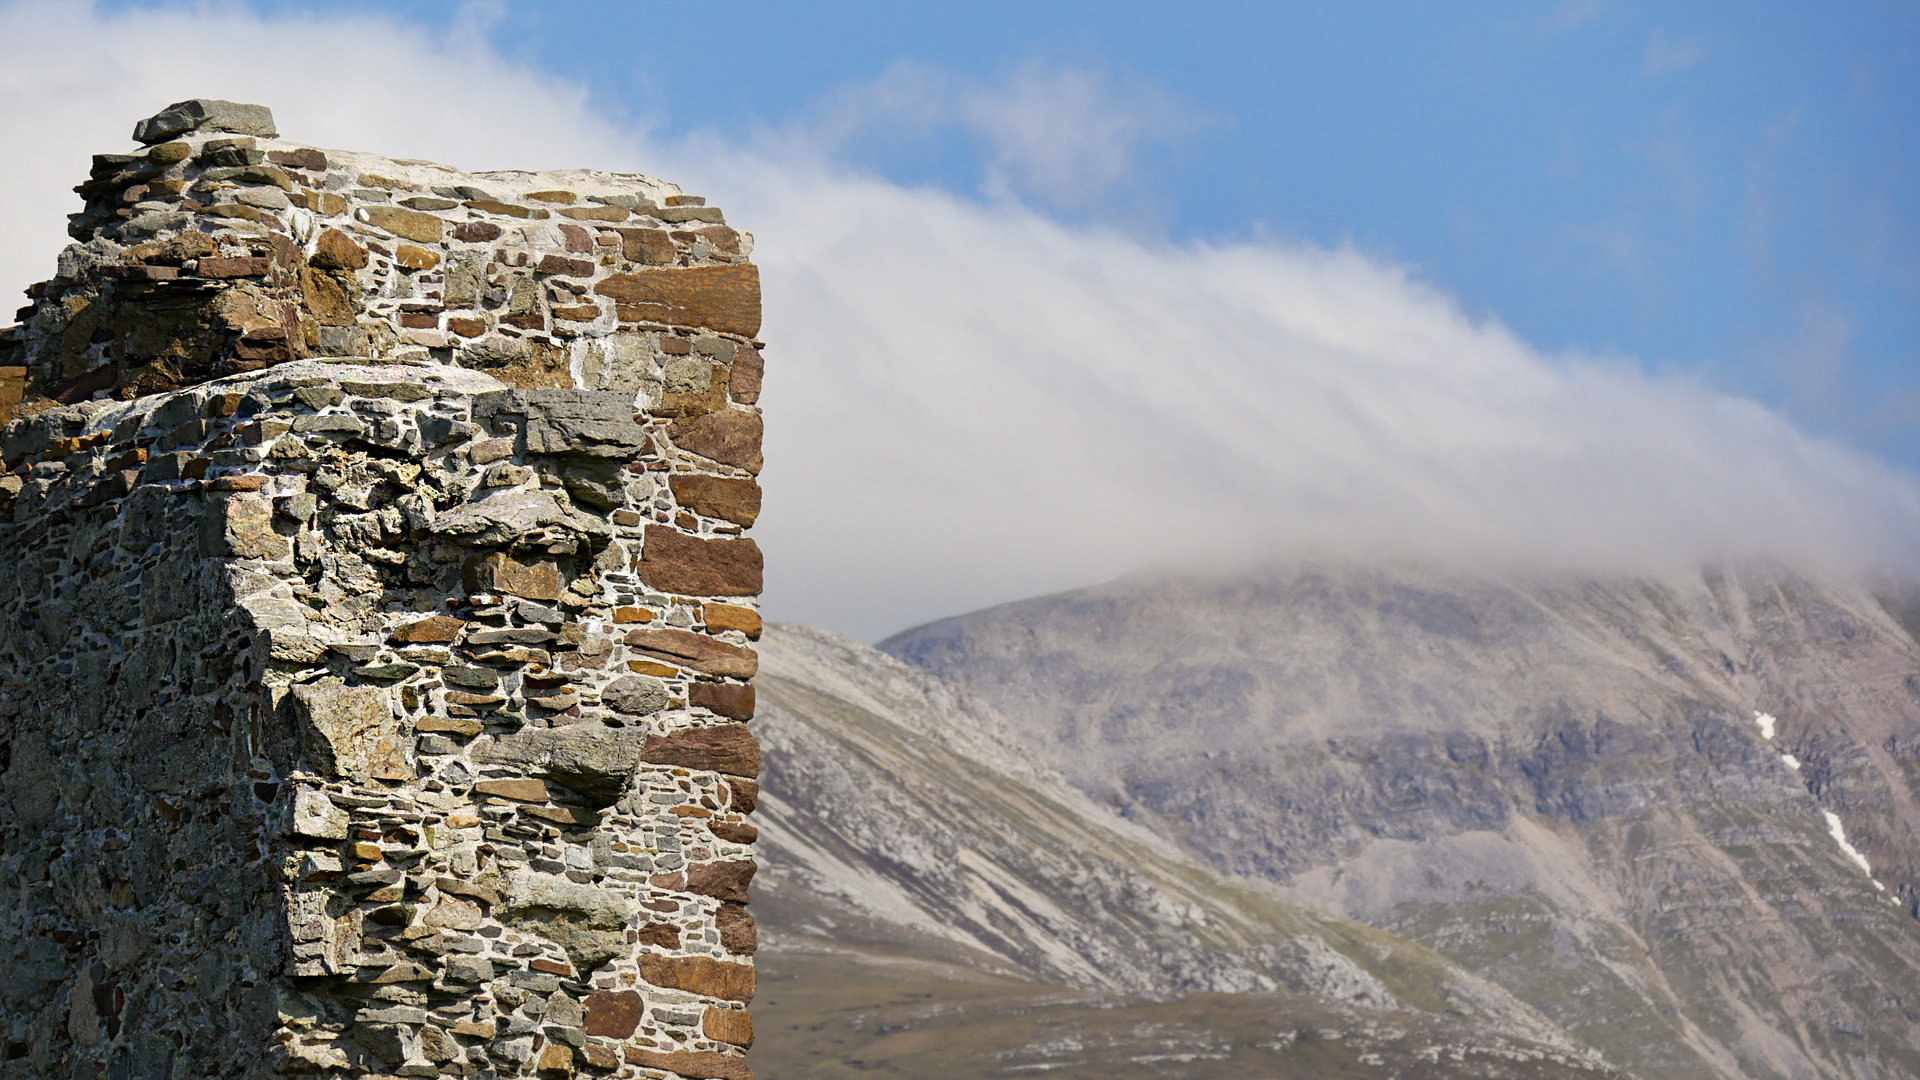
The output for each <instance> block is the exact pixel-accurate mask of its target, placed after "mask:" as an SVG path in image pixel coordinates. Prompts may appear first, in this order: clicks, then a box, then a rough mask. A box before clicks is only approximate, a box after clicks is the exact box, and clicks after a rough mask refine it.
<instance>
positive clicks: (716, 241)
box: [694, 225, 740, 255]
mask: <svg viewBox="0 0 1920 1080" xmlns="http://www.w3.org/2000/svg"><path fill="white" fill-rule="evenodd" d="M694 231H695V232H697V233H699V234H700V235H701V236H704V237H706V240H707V243H709V244H712V245H713V249H714V250H715V251H723V252H725V253H727V254H728V255H738V254H740V233H739V232H738V231H736V230H734V229H730V228H728V227H727V226H725V225H710V226H708V227H707V228H704V229H695V230H694Z"/></svg>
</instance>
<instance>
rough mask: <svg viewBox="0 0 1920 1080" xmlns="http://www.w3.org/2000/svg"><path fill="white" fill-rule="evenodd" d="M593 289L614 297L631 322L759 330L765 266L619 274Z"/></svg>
mask: <svg viewBox="0 0 1920 1080" xmlns="http://www.w3.org/2000/svg"><path fill="white" fill-rule="evenodd" d="M594 291H595V292H597V293H599V294H600V295H602V296H610V297H612V298H613V299H614V301H615V302H616V303H618V304H619V305H620V318H621V319H622V320H623V321H627V322H655V323H666V324H667V325H669V326H705V327H709V328H711V329H714V330H718V331H720V332H721V333H727V334H739V335H741V336H742V337H752V336H754V335H755V334H757V333H759V332H760V268H759V267H757V266H754V265H753V264H752V263H742V264H739V265H735V266H696V267H693V268H691V269H686V270H644V271H640V272H638V273H632V274H614V275H613V276H611V277H609V278H607V279H606V280H604V281H602V282H600V283H599V284H598V285H596V286H594Z"/></svg>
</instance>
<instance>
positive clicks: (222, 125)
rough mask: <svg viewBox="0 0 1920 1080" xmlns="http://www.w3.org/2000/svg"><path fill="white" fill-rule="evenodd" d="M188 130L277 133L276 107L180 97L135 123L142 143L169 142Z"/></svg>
mask: <svg viewBox="0 0 1920 1080" xmlns="http://www.w3.org/2000/svg"><path fill="white" fill-rule="evenodd" d="M189 131H231V132H233V133H235V134H237V135H257V136H259V137H260V138H263V139H271V138H275V137H277V136H278V135H279V134H280V132H279V131H278V130H277V129H275V127H274V125H273V110H271V109H269V108H267V107H266V106H265V105H243V104H240V103H239V102H234V101H220V100H217V99H213V98H193V99H191V100H188V101H177V102H175V103H173V104H172V105H169V106H167V107H166V108H164V109H161V110H160V111H159V112H157V113H154V114H153V115H152V116H149V117H147V118H146V119H145V120H142V121H140V122H139V123H138V124H135V125H134V126H133V138H134V141H136V142H141V143H148V144H151V143H158V142H166V141H167V140H168V139H172V138H175V137H176V136H180V135H185V134H186V133H187V132H189Z"/></svg>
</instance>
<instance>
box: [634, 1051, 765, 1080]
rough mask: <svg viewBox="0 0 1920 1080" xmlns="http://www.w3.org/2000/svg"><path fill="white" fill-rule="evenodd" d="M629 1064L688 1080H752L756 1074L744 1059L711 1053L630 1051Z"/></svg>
mask: <svg viewBox="0 0 1920 1080" xmlns="http://www.w3.org/2000/svg"><path fill="white" fill-rule="evenodd" d="M627 1064H629V1065H639V1066H642V1067H644V1068H649V1069H666V1070H667V1071H669V1072H675V1073H679V1074H680V1075H681V1076H684V1077H687V1078H688V1080H753V1070H752V1069H751V1068H749V1067H748V1066H747V1063H746V1060H745V1059H744V1058H737V1057H732V1056H730V1055H727V1054H716V1053H714V1052H713V1051H711V1050H675V1051H673V1052H671V1053H668V1052H666V1051H663V1050H640V1049H630V1050H628V1051H627Z"/></svg>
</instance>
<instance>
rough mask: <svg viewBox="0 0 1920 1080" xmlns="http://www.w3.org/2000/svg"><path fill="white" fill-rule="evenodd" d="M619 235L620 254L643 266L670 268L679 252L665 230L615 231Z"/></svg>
mask: <svg viewBox="0 0 1920 1080" xmlns="http://www.w3.org/2000/svg"><path fill="white" fill-rule="evenodd" d="M614 231H615V232H617V233H619V234H620V254H622V255H624V256H625V257H626V258H627V259H628V260H629V261H631V262H637V263H640V264H642V265H644V266H671V265H673V261H674V259H676V258H678V257H679V252H678V251H677V250H676V249H675V248H674V246H673V238H672V237H670V236H668V235H667V230H665V229H615V230H614Z"/></svg>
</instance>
